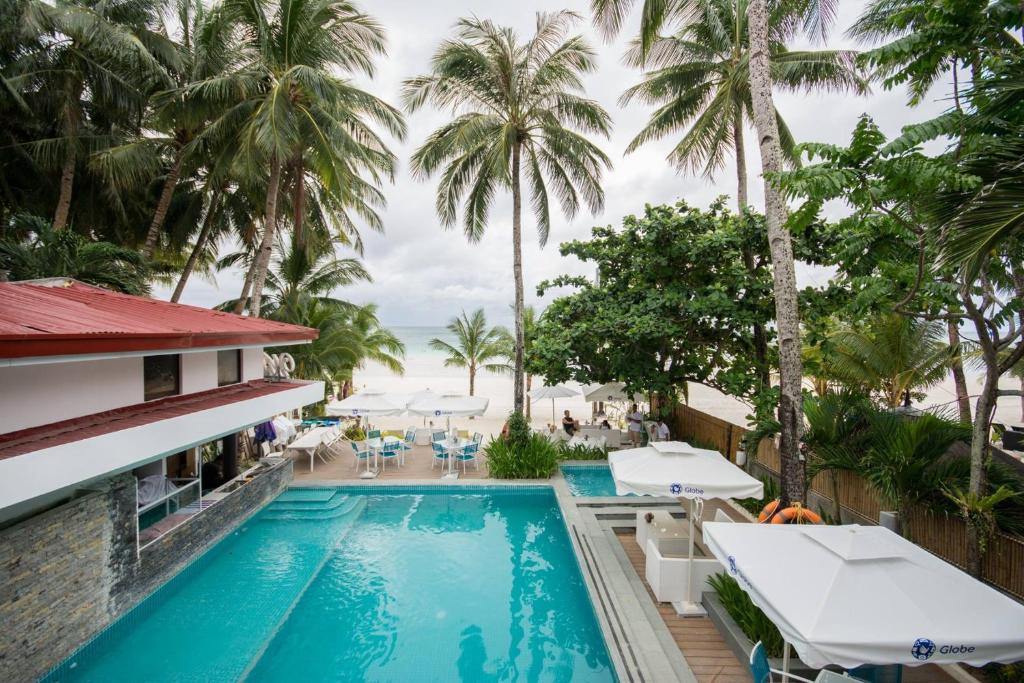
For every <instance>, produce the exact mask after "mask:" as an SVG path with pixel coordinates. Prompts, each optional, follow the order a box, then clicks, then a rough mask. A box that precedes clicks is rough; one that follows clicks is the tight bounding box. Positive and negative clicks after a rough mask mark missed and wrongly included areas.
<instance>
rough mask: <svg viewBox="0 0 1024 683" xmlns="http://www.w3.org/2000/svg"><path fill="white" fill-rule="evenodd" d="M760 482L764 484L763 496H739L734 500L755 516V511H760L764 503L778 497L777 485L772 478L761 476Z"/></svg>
mask: <svg viewBox="0 0 1024 683" xmlns="http://www.w3.org/2000/svg"><path fill="white" fill-rule="evenodd" d="M761 482H762V483H763V484H764V497H763V498H741V499H739V500H737V501H736V502H737V503H738V504H739V506H740V507H742V508H743V509H744V510H746V511H747V512H749V513H750V514H752V515H754V516H755V517H757V513H759V512H761V510H762V508H764V506H765V505H767V504H768V503H769V502H771V501H773V500H775V499H776V498H778V497H779V485H778V484H777V483H776V482H775V480H774V479H772V478H771V477H761Z"/></svg>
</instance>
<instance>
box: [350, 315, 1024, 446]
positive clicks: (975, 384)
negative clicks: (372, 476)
mask: <svg viewBox="0 0 1024 683" xmlns="http://www.w3.org/2000/svg"><path fill="white" fill-rule="evenodd" d="M392 330H393V331H394V332H395V333H396V334H397V335H398V336H399V337H400V338H401V339H402V341H403V342H404V343H405V345H406V360H405V374H404V375H402V376H397V375H394V374H392V373H391V372H390V371H388V370H387V369H385V368H384V367H382V366H379V365H376V364H371V365H369V366H367V367H366V368H364V369H362V370H358V371H357V373H356V376H355V383H356V387H357V388H358V389H360V390H365V389H373V390H378V391H384V392H388V393H398V394H408V393H412V392H416V391H422V390H424V389H430V390H431V391H433V392H435V393H462V394H466V393H468V392H469V375H468V372H467V371H466V370H464V369H461V368H449V367H445V365H444V355H443V354H441V353H439V352H437V351H434V350H432V349H431V348H430V347H429V345H428V343H429V340H430V339H431V338H434V337H442V338H445V339H446V340H449V341H450V336H449V334H448V332H447V330H445V328H443V327H394V328H392ZM968 373H969V374H968V379H967V382H968V389H969V391H970V392H971V393H972V394H973V393H976V392H977V391H978V390H979V389H980V388H981V383H980V382H979V380H978V375H977V374H974V373H970V371H968ZM541 384H543V381H542V380H541V379H539V378H534V386H540V385H541ZM568 386H570V387H573V388H575V389H579V388H580V385H579V384H577V383H573V382H569V383H568ZM1004 386H1005V387H1006V388H1018V385H1017V380H1015V379H1013V378H1007V380H1006V382H1005V384H1004ZM475 394H476V395H478V396H485V397H487V398H488V399H489V400H490V403H489V405H488V408H487V412H486V414H485V415H484V416H483V417H478V418H474V419H472V420H469V419H466V418H460V419H459V420H457V421H455V422H453V424H457V425H458V427H459V428H460V429H468V430H470V431H478V432H482V433H483V434H486V435H491V434H497V433H498V432H500V431H501V427H502V425H503V424H504V422H505V418H506V417H507V416H508V414H509V412H511V410H512V379H511V377H509V376H508V375H497V374H493V373H487V372H481V373H479V374H478V375H477V378H476V391H475ZM955 399H956V392H955V390H954V387H953V382H952V379H949V380H947V381H945V382H943V383H942V384H939V385H938V386H935V387H933V388H932V389H931V390H929V391H928V392H927V398H926V399H925V400H924V401H922V402H920V403H915V406H917V407H919V408H926V407H934V406H939V407H945V408H946V409H949V410H955V403H953V402H954V401H955ZM972 403H973V401H972ZM690 405H691V406H693V407H694V408H696V409H697V410H701V411H703V412H706V413H710V414H712V415H715V416H717V417H720V418H722V419H725V420H729V421H730V422H733V423H735V424H738V425H740V426H745V425H746V424H747V415H749V414H750V408H749V406H747V405H746V404H745V403H743V402H742V401H739V400H737V399H735V398H733V397H731V396H726V395H724V394H722V393H721V392H718V391H716V390H714V389H710V388H708V387H705V386H701V385H698V384H691V385H690ZM564 410H569V411H570V412H571V414H572V415H573V416H574V417H576V418H577V419H579V420H580V422H583V423H585V422H586V421H587V420H589V419H590V417H591V406H590V404H589V403H587V402H586V401H584V400H583V396H582V394H581V395H579V396H576V397H571V398H562V399H558V400H556V401H555V411H556V413H555V418H556V421H558V420H560V419H561V416H562V411H564ZM531 412H532V419H531V422H532V424H533V426H534V427H537V428H542V427H544V426H545V425H547V424H548V423H550V422H551V417H552V416H551V401H550V400H540V401H533V402H532V411H531ZM995 421H996V422H1003V423H1012V424H1021V423H1024V419H1022V418H1021V401H1020V399H1019V398H1017V397H1004V398H1002V399H1001V400H1000V401H999V406H998V409H997V410H996V420H995ZM428 423H429V420H428ZM373 424H374V425H376V426H379V427H381V428H383V429H404V428H405V427H410V426H413V425H417V426H421V425H422V424H423V419H422V418H415V417H408V416H400V417H381V418H375V419H374V420H373ZM439 426H443V424H440V423H439Z"/></svg>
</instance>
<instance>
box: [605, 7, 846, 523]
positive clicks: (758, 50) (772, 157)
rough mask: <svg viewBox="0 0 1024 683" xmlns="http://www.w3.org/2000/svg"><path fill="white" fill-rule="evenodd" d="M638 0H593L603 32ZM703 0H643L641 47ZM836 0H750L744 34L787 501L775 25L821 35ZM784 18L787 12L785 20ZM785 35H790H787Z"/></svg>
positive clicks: (792, 335) (790, 266) (791, 319)
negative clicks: (772, 304) (758, 166)
mask: <svg viewBox="0 0 1024 683" xmlns="http://www.w3.org/2000/svg"><path fill="white" fill-rule="evenodd" d="M633 4H634V0H592V2H591V6H592V8H593V10H594V18H595V21H596V23H597V24H598V25H599V26H600V27H601V28H602V30H603V31H604V32H605V34H606V35H614V34H615V33H617V32H618V31H619V29H620V27H621V25H622V22H623V20H624V19H625V17H626V15H627V14H628V12H629V9H630V8H631V7H632V5H633ZM702 4H703V3H702V2H699V1H698V0H677V1H674V2H666V1H665V0H644V1H643V10H642V12H641V23H640V36H639V38H640V49H641V54H642V55H643V56H644V57H645V58H646V57H647V55H649V54H650V52H651V48H652V46H653V45H654V43H655V41H656V40H657V37H658V35H659V33H660V31H661V29H662V27H663V26H665V25H669V24H672V23H673V22H682V23H684V24H685V23H686V22H687V21H690V20H692V17H693V16H694V13H695V11H696V10H697V8H698V7H700V6H701V5H702ZM835 6H836V3H835V0H781V1H779V2H773V3H771V5H770V7H769V3H768V1H767V0H750V2H749V4H748V5H747V12H746V15H747V34H748V43H749V46H750V55H749V60H748V61H749V74H750V80H749V86H750V104H751V115H752V118H753V121H754V126H755V128H756V130H757V139H758V143H759V146H760V149H761V170H762V175H763V176H764V178H765V184H764V195H765V219H766V223H767V229H768V244H769V246H770V248H771V256H772V266H773V267H772V276H773V288H774V291H775V327H776V334H777V336H778V340H779V341H778V349H779V410H778V418H779V419H778V422H779V433H780V440H779V451H780V455H781V459H782V498H783V502H784V503H785V502H788V501H789V500H790V499H795V498H796V497H797V496H799V495H801V492H802V489H803V488H804V486H803V479H804V477H803V469H802V467H801V464H800V455H799V452H798V446H799V439H800V429H801V426H802V422H803V420H802V417H801V415H800V412H801V408H802V398H801V386H802V383H803V368H802V366H801V363H800V352H801V344H800V312H799V305H798V295H797V288H796V270H795V265H794V261H793V243H792V240H791V238H790V233H789V231H788V230H786V228H785V223H786V220H787V215H788V210H787V208H786V205H785V202H784V201H783V198H782V194H781V193H780V192H779V190H778V188H777V187H776V185H775V184H774V183H772V182H770V181H769V179H770V178H771V177H772V176H774V175H775V174H778V173H780V172H781V171H782V170H783V151H782V150H783V144H782V138H781V135H780V133H779V125H778V118H777V116H776V113H775V105H774V104H773V100H772V66H771V54H772V47H771V43H772V39H773V38H774V35H775V34H774V33H773V31H772V27H774V26H784V27H786V28H788V30H789V32H790V34H792V33H795V32H796V31H797V30H798V29H800V28H801V27H802V28H803V29H804V30H805V31H806V32H807V33H809V34H811V35H813V36H816V37H823V36H824V35H825V33H826V30H827V28H828V26H829V24H830V23H831V21H832V19H833V18H834V16H835ZM779 18H784V19H783V20H782V21H781V22H780V20H779ZM783 42H785V39H784V40H783Z"/></svg>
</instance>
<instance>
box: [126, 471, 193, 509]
mask: <svg viewBox="0 0 1024 683" xmlns="http://www.w3.org/2000/svg"><path fill="white" fill-rule="evenodd" d="M170 481H187V482H190V483H188V484H185V485H184V486H179V487H178V488H176V489H174V490H173V491H171V492H170V493H167V494H165V495H163V496H161V497H160V498H157V499H156V500H154V501H153V502H152V503H147V504H146V505H144V506H142V507H140V508H139V509H138V511H137V512H136V514H138V515H141V514H142V513H144V512H148V511H150V510H152V509H153V508H155V507H156V506H157V505H159V504H160V503H164V502H166V501H167V500H169V499H170V498H173V497H174V496H177V495H179V494H181V493H182V492H183V491H186V490H188V488H189V487H190V486H199V479H198V478H196V479H171V480H170Z"/></svg>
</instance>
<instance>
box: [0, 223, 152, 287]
mask: <svg viewBox="0 0 1024 683" xmlns="http://www.w3.org/2000/svg"><path fill="white" fill-rule="evenodd" d="M21 222H22V223H24V224H27V225H28V226H30V229H31V233H30V235H29V236H28V237H26V238H24V239H21V238H15V237H11V238H7V239H4V240H0V276H3V277H4V278H5V279H8V280H36V279H40V278H48V277H69V278H74V279H75V280H80V281H81V282H85V283H88V284H91V285H97V286H99V287H106V288H107V289H113V290H115V291H118V292H124V293H125V294H136V295H145V294H148V293H149V272H148V269H147V268H146V263H145V261H144V260H143V259H142V258H141V257H140V256H139V254H138V252H136V251H135V250H133V249H128V248H126V247H122V246H120V245H117V244H111V243H109V242H92V241H89V240H88V239H86V238H85V237H83V236H81V235H79V234H77V233H74V232H71V231H68V230H53V229H52V228H51V227H50V226H49V225H48V224H46V222H45V221H43V220H42V219H38V218H26V217H23V218H22V219H21ZM22 227H23V229H24V227H25V226H24V225H23V226H22Z"/></svg>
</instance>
